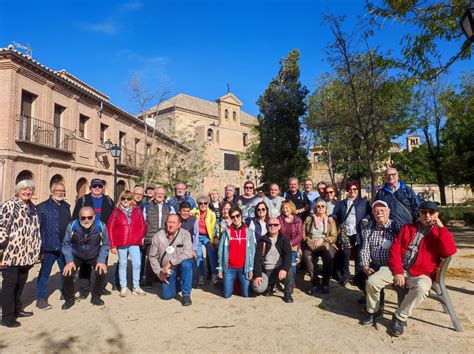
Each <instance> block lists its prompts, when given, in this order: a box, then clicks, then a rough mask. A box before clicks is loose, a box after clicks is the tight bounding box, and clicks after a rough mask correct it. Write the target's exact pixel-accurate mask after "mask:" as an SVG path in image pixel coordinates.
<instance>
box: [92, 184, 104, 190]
mask: <svg viewBox="0 0 474 354" xmlns="http://www.w3.org/2000/svg"><path fill="white" fill-rule="evenodd" d="M92 188H100V189H102V188H104V186H103V185H101V184H93V185H92Z"/></svg>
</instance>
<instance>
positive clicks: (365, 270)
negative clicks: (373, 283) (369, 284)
mask: <svg viewBox="0 0 474 354" xmlns="http://www.w3.org/2000/svg"><path fill="white" fill-rule="evenodd" d="M362 270H363V271H364V273H365V275H367V276H368V277H370V276H371V275H372V274H374V273H375V271H374V270H373V269H372V268H370V267H368V266H363V267H362Z"/></svg>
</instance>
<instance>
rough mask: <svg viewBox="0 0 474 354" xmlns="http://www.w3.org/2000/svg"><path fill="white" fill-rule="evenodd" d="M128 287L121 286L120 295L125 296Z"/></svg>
mask: <svg viewBox="0 0 474 354" xmlns="http://www.w3.org/2000/svg"><path fill="white" fill-rule="evenodd" d="M127 292H128V289H127V288H122V289H121V290H120V297H125V296H127Z"/></svg>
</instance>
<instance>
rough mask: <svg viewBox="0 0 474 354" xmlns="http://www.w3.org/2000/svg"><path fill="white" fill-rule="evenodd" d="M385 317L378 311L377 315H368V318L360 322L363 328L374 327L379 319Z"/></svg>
mask: <svg viewBox="0 0 474 354" xmlns="http://www.w3.org/2000/svg"><path fill="white" fill-rule="evenodd" d="M382 316H383V311H380V310H378V311H377V312H375V313H367V317H365V318H363V319H362V320H360V322H359V323H360V324H361V325H362V326H372V325H373V324H374V323H375V322H377V320H378V319H379V318H381V317H382Z"/></svg>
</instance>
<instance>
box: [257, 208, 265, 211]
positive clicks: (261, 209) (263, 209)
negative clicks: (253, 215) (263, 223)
mask: <svg viewBox="0 0 474 354" xmlns="http://www.w3.org/2000/svg"><path fill="white" fill-rule="evenodd" d="M258 211H267V209H265V208H259V209H257V212H258Z"/></svg>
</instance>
